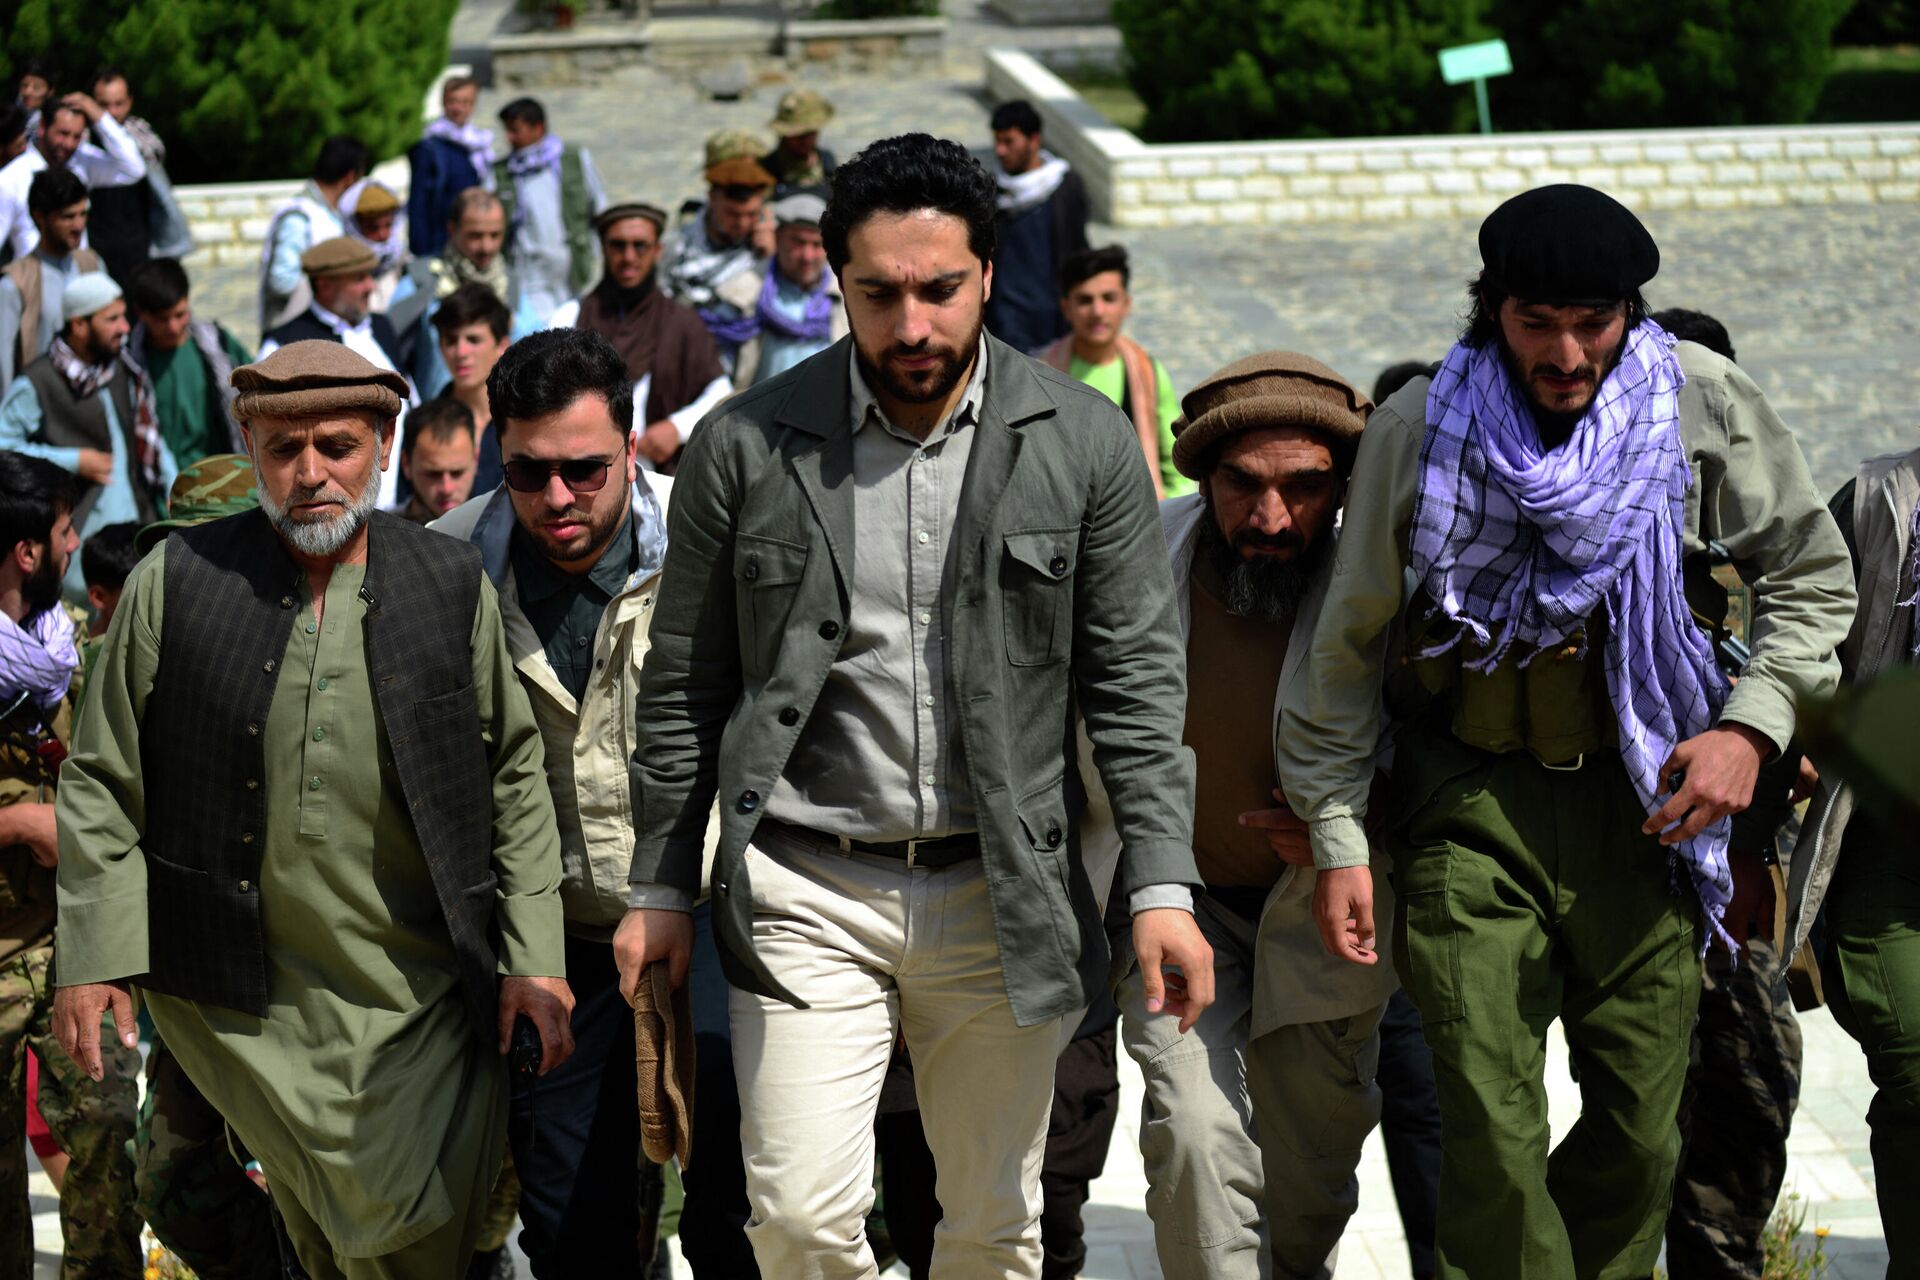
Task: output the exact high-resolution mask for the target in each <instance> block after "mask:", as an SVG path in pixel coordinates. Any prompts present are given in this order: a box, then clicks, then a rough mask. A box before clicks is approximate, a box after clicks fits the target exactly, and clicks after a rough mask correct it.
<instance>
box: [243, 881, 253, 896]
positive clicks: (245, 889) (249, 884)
mask: <svg viewBox="0 0 1920 1280" xmlns="http://www.w3.org/2000/svg"><path fill="white" fill-rule="evenodd" d="M252 889H253V881H251V880H242V881H241V882H240V892H242V893H248V892H250V891H251V890H252Z"/></svg>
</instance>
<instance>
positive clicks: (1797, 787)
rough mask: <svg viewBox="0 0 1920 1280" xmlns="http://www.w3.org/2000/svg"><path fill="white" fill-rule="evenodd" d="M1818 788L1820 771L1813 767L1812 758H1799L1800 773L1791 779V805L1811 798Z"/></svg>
mask: <svg viewBox="0 0 1920 1280" xmlns="http://www.w3.org/2000/svg"><path fill="white" fill-rule="evenodd" d="M1819 786H1820V770H1819V769H1817V768H1815V767H1814V764H1813V757H1812V756H1801V757H1800V772H1799V773H1798V774H1796V775H1795V776H1794V779H1793V793H1792V795H1791V796H1790V797H1789V798H1790V799H1791V800H1792V801H1793V803H1795V804H1799V803H1800V802H1801V801H1803V800H1810V799H1812V798H1813V793H1814V791H1815V790H1816V789H1817V788H1818V787H1819Z"/></svg>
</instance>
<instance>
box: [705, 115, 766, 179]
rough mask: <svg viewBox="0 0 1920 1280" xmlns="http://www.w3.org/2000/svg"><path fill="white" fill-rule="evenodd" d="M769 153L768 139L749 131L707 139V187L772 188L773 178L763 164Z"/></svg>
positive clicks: (724, 132)
mask: <svg viewBox="0 0 1920 1280" xmlns="http://www.w3.org/2000/svg"><path fill="white" fill-rule="evenodd" d="M767 150H768V148H767V143H766V139H764V138H762V137H760V136H759V135H758V134H756V133H754V132H753V131H752V130H750V129H722V130H721V131H720V132H718V133H716V134H714V135H713V136H711V137H709V138H708V139H707V163H706V178H707V185H708V186H712V187H771V186H772V185H773V183H774V177H773V175H772V174H771V173H768V172H767V167H766V166H765V165H763V164H761V163H760V157H761V156H764V155H765V154H767Z"/></svg>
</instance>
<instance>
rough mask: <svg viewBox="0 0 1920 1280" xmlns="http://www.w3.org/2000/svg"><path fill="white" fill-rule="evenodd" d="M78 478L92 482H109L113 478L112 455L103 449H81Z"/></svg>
mask: <svg viewBox="0 0 1920 1280" xmlns="http://www.w3.org/2000/svg"><path fill="white" fill-rule="evenodd" d="M80 478H81V479H82V480H90V481H92V482H93V483H94V484H108V483H110V482H111V481H112V480H113V455H112V454H111V453H108V452H107V451H106V450H105V449H82V450H81V451H80Z"/></svg>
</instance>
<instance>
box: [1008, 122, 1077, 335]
mask: <svg viewBox="0 0 1920 1280" xmlns="http://www.w3.org/2000/svg"><path fill="white" fill-rule="evenodd" d="M992 124H993V155H994V159H996V160H997V161H999V165H1000V167H999V170H998V172H996V173H995V174H994V175H993V176H994V181H996V182H997V183H998V184H999V186H1000V194H999V214H998V216H997V218H996V222H997V224H998V225H997V229H996V234H997V235H998V238H999V246H998V248H996V249H995V251H994V255H993V275H994V288H993V297H992V298H991V299H990V300H989V301H988V302H987V330H988V332H990V333H992V334H993V336H994V337H996V338H998V339H1000V340H1001V341H1002V342H1004V343H1006V344H1007V345H1008V346H1010V347H1013V348H1015V349H1017V350H1020V351H1027V352H1037V351H1039V350H1040V348H1042V347H1044V346H1046V345H1047V344H1048V343H1049V342H1052V341H1053V340H1054V339H1055V338H1058V337H1061V336H1062V335H1064V334H1065V333H1066V332H1067V328H1068V326H1067V320H1066V317H1065V316H1064V315H1063V314H1062V313H1061V311H1060V295H1059V292H1058V290H1057V288H1056V284H1057V282H1058V281H1059V279H1060V265H1061V264H1062V263H1063V262H1065V261H1066V260H1067V259H1068V258H1069V257H1071V256H1072V255H1073V254H1076V253H1079V252H1080V251H1081V250H1083V249H1085V248H1086V247H1087V188H1086V184H1085V183H1083V182H1081V180H1080V175H1079V174H1077V173H1075V172H1074V171H1073V169H1072V167H1071V166H1070V165H1068V164H1067V162H1066V161H1065V160H1063V159H1061V158H1060V157H1059V156H1056V155H1054V154H1053V153H1052V152H1051V151H1048V150H1047V149H1046V139H1045V137H1044V136H1042V134H1041V131H1040V113H1039V112H1038V111H1036V110H1034V108H1033V104H1032V103H1031V102H1028V101H1026V100H1025V99H1024V98H1016V99H1014V100H1013V101H1011V102H1003V103H1001V104H1000V105H999V106H998V107H995V108H994V111H993V120H992Z"/></svg>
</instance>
